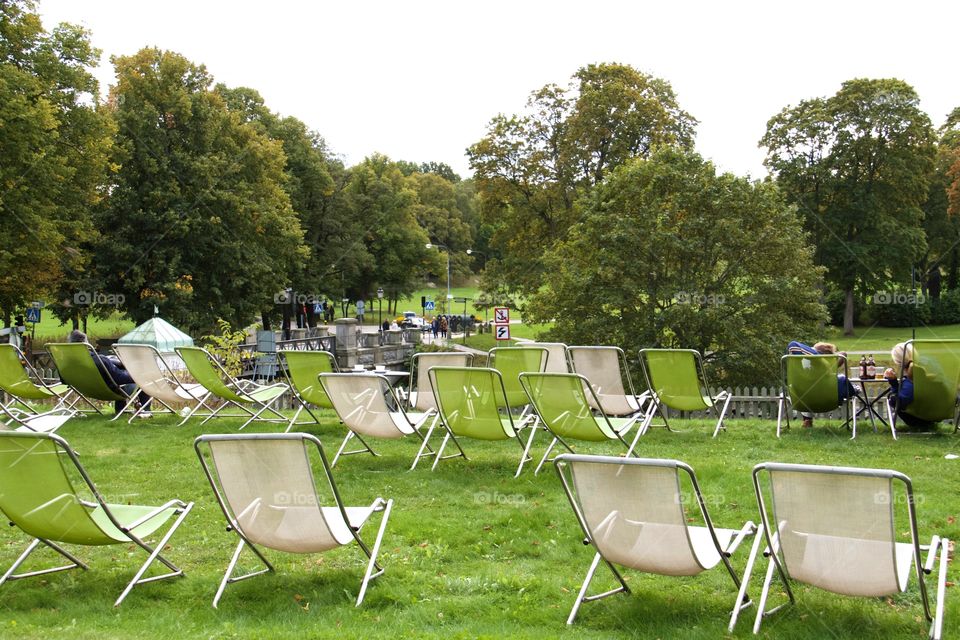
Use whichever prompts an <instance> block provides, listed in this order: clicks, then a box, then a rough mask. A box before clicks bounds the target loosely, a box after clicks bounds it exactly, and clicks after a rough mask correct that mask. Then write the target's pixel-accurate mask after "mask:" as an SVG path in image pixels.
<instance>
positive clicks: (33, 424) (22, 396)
mask: <svg viewBox="0 0 960 640" xmlns="http://www.w3.org/2000/svg"><path fill="white" fill-rule="evenodd" d="M31 374H32V376H33V377H32V378H31ZM34 380H36V382H34ZM0 390H2V391H3V392H4V393H6V394H7V395H8V396H9V397H10V400H9V402H7V403H3V402H0V411H2V412H3V413H4V414H6V415H7V417H8V420H7V421H6V425H7V426H8V427H10V426H13V425H14V424H16V425H18V426H17V427H16V428H17V429H19V430H26V431H43V432H53V431H56V430H57V429H59V428H60V427H61V426H63V423H64V422H66V421H67V420H69V419H70V418H71V417H73V416H74V415H76V414H77V412H76V411H74V410H73V407H72V404H71V403H70V402H69V400H68V394H69V393H70V387H68V386H67V385H65V384H57V385H48V384H46V383H45V382H44V381H43V379H42V378H41V377H40V376H39V374H37V372H36V371H34V369H33V367H31V366H30V364H29V363H28V362H27V361H26V358H24V357H23V353H22V352H21V351H20V349H18V348H17V347H16V346H14V345H12V344H0ZM54 400H55V401H56V404H55V405H54V406H53V408H52V409H50V410H49V411H39V412H38V411H37V410H36V409H34V408H33V407H31V406H30V405H28V404H27V401H33V402H38V401H39V402H44V401H54Z"/></svg>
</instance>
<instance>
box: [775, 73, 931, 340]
mask: <svg viewBox="0 0 960 640" xmlns="http://www.w3.org/2000/svg"><path fill="white" fill-rule="evenodd" d="M933 143H934V135H933V130H932V127H931V124H930V119H929V118H928V117H927V115H926V114H924V113H923V112H922V111H920V108H919V98H918V97H917V94H916V92H915V91H914V90H913V88H912V87H910V86H909V85H908V84H906V83H905V82H902V81H900V80H865V79H858V80H850V81H848V82H845V83H844V84H843V86H842V87H841V88H840V91H838V92H837V93H836V94H835V95H834V96H832V97H830V98H825V99H824V98H816V99H812V100H806V101H803V102H801V103H800V104H799V105H797V106H795V107H788V108H786V109H784V110H783V111H781V112H780V113H779V114H777V115H776V116H774V117H773V118H772V119H771V120H770V122H769V123H768V124H767V133H766V135H765V136H764V137H763V139H762V140H761V141H760V144H761V145H762V146H764V147H766V149H767V158H766V161H765V164H766V166H767V167H768V168H769V169H770V170H771V171H772V172H773V173H774V175H775V176H776V179H777V182H778V184H780V186H781V187H782V188H783V190H784V191H785V192H786V194H787V195H788V198H789V199H790V201H791V202H793V203H795V204H796V205H797V206H798V208H799V211H800V213H801V215H802V217H803V220H804V225H805V228H806V229H807V231H808V232H809V233H810V234H811V237H812V238H813V241H814V246H815V247H816V253H815V257H816V263H817V264H819V265H823V266H825V267H826V268H827V272H826V277H827V279H828V280H830V281H831V282H832V283H834V284H835V285H836V286H837V287H838V288H839V289H840V290H841V291H843V292H844V294H845V298H846V302H845V312H844V322H843V325H844V332H845V333H847V334H851V333H852V332H853V317H854V315H853V313H854V300H855V292H856V291H857V290H860V291H863V292H865V293H868V292H874V291H877V290H878V289H882V288H884V287H887V286H889V283H890V282H891V281H903V280H905V279H908V278H909V274H910V273H911V267H913V266H914V265H915V264H916V263H917V262H918V261H919V260H920V259H921V258H922V257H923V255H924V253H925V251H926V239H925V237H924V233H923V228H922V224H921V223H922V219H923V212H922V210H921V206H922V205H923V203H924V201H925V200H926V198H927V194H928V179H929V176H930V173H931V170H932V168H933V166H932V162H933V156H934V146H933Z"/></svg>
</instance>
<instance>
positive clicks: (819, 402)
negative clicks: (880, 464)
mask: <svg viewBox="0 0 960 640" xmlns="http://www.w3.org/2000/svg"><path fill="white" fill-rule="evenodd" d="M845 363H846V359H845V358H842V357H841V356H839V355H836V354H831V353H825V354H819V355H811V354H789V355H785V356H783V357H782V358H780V377H781V379H782V381H783V383H782V384H783V386H782V390H781V392H780V398H779V400H778V402H777V437H778V438H779V437H780V433H781V429H780V425H781V423H782V418H783V415H784V413H786V416H787V428H788V429H789V428H790V408H792V409H793V410H795V411H800V412H802V413H827V412H829V411H833V410H834V409H836V408H837V407H839V406H841V405H842V404H845V403H846V405H847V409H848V413H849V414H850V415H851V416H852V419H851V422H852V424H853V435H852V437H851V439H852V438H856V437H857V396H856V395H851V396H850V398H849V399H848V400H847V401H844V400H841V399H840V387H839V385H838V383H837V371H838V369H841V368H842V369H843V370H844V374H846V368H845V366H846V365H845ZM787 403H789V405H790V407H789V408H788V407H787Z"/></svg>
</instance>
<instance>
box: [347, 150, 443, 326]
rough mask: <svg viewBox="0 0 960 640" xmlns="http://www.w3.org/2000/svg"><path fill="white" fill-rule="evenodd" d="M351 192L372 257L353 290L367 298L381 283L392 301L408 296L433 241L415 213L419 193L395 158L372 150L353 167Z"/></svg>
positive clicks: (350, 182)
mask: <svg viewBox="0 0 960 640" xmlns="http://www.w3.org/2000/svg"><path fill="white" fill-rule="evenodd" d="M347 193H348V197H349V199H350V202H351V206H352V209H353V212H354V214H355V216H356V217H357V219H358V220H359V221H360V224H361V225H362V227H363V229H364V234H365V235H364V249H365V251H366V253H367V254H368V255H369V256H370V259H369V261H367V262H366V263H365V264H364V265H363V269H362V270H361V272H360V274H359V279H358V280H357V282H356V283H355V289H354V291H353V293H354V294H355V295H356V296H357V297H366V296H369V295H371V294H372V293H373V292H374V291H375V290H376V289H377V288H378V287H382V288H383V289H384V291H385V293H386V296H387V299H388V300H389V301H390V302H391V303H392V302H395V301H396V300H397V299H399V298H400V297H406V296H409V295H410V294H412V293H413V291H414V289H415V288H416V286H415V283H416V275H417V273H418V272H419V268H420V267H421V266H422V265H423V264H425V263H426V260H427V248H426V244H427V243H428V242H429V241H430V240H429V238H428V237H427V234H426V233H425V232H424V230H423V229H422V228H421V227H420V225H419V224H418V223H417V220H416V217H415V216H414V206H415V205H416V204H417V194H416V192H415V191H413V190H412V189H411V188H410V186H409V185H408V183H407V182H406V179H405V178H404V176H403V174H402V173H401V172H400V170H399V168H398V167H397V166H396V164H395V163H393V162H391V161H390V159H389V158H387V157H385V156H382V155H373V156H371V157H369V158H366V159H365V160H364V161H363V162H362V163H360V164H359V165H357V166H356V167H353V168H352V169H351V171H350V180H349V185H348V188H347ZM388 308H389V305H388Z"/></svg>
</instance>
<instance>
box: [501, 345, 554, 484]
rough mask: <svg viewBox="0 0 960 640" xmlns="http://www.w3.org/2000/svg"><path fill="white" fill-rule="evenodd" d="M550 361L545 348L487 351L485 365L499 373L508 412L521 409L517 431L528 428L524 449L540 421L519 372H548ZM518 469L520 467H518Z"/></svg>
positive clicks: (524, 347)
mask: <svg viewBox="0 0 960 640" xmlns="http://www.w3.org/2000/svg"><path fill="white" fill-rule="evenodd" d="M549 361H550V351H549V349H547V348H546V347H532V346H523V347H494V348H493V349H490V350H489V351H488V352H487V366H488V367H490V368H492V369H496V370H497V371H499V372H500V375H501V376H502V378H503V388H504V390H505V393H506V397H507V406H508V407H509V408H510V410H511V411H515V410H517V409H520V417H519V419H518V421H517V424H516V427H517V431H518V432H519V431H522V430H523V429H524V428H525V427H528V428H529V429H530V435H529V436H528V437H527V450H528V451H529V450H530V448H531V447H532V446H533V438H534V436H535V435H536V434H537V428H538V427H540V425H539V418H538V417H537V414H536V412H535V411H533V410H532V409H533V407H532V406H531V405H530V399H529V398H528V397H527V392H526V391H524V389H523V385H521V384H520V374H521V373H538V372H543V371H546V370H547V367H548V363H549ZM520 466H521V468H522V467H523V464H521V465H520Z"/></svg>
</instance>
